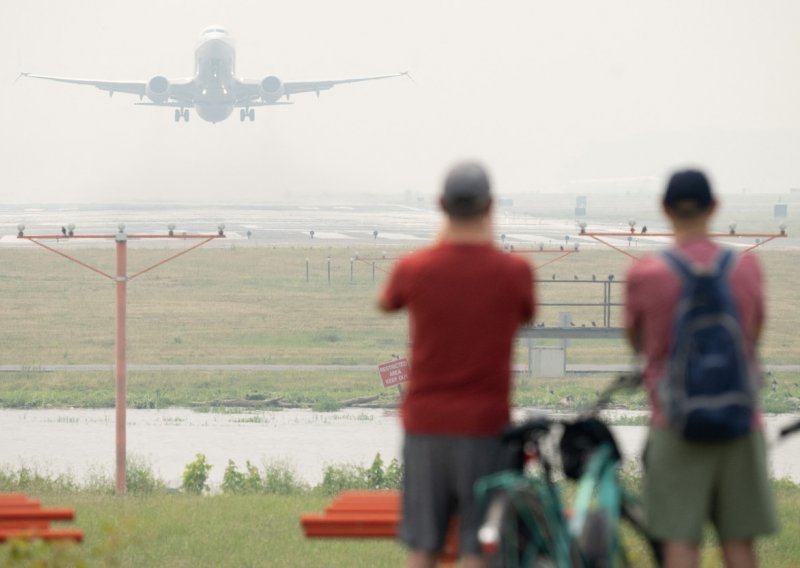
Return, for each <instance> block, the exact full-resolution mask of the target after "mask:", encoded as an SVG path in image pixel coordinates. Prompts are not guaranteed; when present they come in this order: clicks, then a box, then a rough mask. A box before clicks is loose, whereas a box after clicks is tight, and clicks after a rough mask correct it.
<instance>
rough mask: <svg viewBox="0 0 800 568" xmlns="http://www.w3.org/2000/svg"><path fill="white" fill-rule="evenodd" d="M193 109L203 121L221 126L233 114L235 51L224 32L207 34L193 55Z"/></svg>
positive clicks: (234, 101) (234, 100)
mask: <svg viewBox="0 0 800 568" xmlns="http://www.w3.org/2000/svg"><path fill="white" fill-rule="evenodd" d="M194 58H195V88H196V93H195V99H194V108H195V110H196V111H197V114H198V115H199V116H200V118H202V119H203V120H207V121H208V122H221V121H223V120H225V119H226V118H228V117H229V116H230V115H231V113H232V112H233V106H234V104H235V103H236V96H235V93H234V90H233V82H234V69H235V62H236V48H235V47H234V45H233V41H232V40H231V39H230V37H228V35H227V34H226V33H224V32H214V31H207V32H206V33H205V34H204V35H203V39H201V41H200V43H199V44H198V46H197V49H195V52H194Z"/></svg>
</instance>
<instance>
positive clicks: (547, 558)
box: [481, 489, 582, 568]
mask: <svg viewBox="0 0 800 568" xmlns="http://www.w3.org/2000/svg"><path fill="white" fill-rule="evenodd" d="M481 530H482V531H483V532H484V534H486V533H488V532H489V531H490V530H495V531H497V533H496V537H497V542H496V546H494V547H492V549H491V550H489V551H487V552H488V553H487V561H488V563H489V566H490V567H491V568H572V567H579V566H582V562H581V558H580V553H579V552H578V550H577V547H576V546H575V545H574V543H572V542H571V540H570V539H569V535H568V534H567V532H566V527H565V526H564V523H563V519H562V518H560V515H558V512H557V511H548V510H547V507H545V505H544V504H543V502H542V500H541V499H540V497H539V496H538V495H537V494H536V493H535V492H533V491H531V490H529V489H518V490H513V491H510V492H503V493H500V494H499V495H496V496H495V498H494V499H493V501H492V504H491V505H490V510H489V514H488V515H487V524H486V525H484V527H483V528H482V529H481Z"/></svg>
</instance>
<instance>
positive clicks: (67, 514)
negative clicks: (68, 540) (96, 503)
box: [0, 507, 75, 521]
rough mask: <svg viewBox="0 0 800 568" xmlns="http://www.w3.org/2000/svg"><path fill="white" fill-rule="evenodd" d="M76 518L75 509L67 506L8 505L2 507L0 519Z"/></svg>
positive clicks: (57, 519) (59, 519) (54, 519)
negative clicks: (41, 507) (31, 506)
mask: <svg viewBox="0 0 800 568" xmlns="http://www.w3.org/2000/svg"><path fill="white" fill-rule="evenodd" d="M74 518H75V511H74V510H73V509H67V508H51V509H40V508H30V507H6V508H4V509H0V519H11V520H40V519H44V520H50V521H71V520H73V519H74Z"/></svg>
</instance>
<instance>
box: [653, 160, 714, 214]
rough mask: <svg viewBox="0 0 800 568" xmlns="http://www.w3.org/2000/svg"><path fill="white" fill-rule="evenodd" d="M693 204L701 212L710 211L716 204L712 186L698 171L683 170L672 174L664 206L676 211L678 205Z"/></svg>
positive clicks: (665, 194) (665, 193)
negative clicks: (710, 207) (683, 203)
mask: <svg viewBox="0 0 800 568" xmlns="http://www.w3.org/2000/svg"><path fill="white" fill-rule="evenodd" d="M681 202H693V205H694V206H695V207H696V208H697V209H699V210H701V211H702V210H705V209H708V207H709V206H710V205H711V204H712V203H713V202H714V196H713V195H712V193H711V185H710V184H709V183H708V178H706V176H705V174H704V173H703V172H701V171H698V170H682V171H678V172H675V173H674V174H672V177H671V178H670V179H669V183H668V184H667V189H666V191H665V192H664V199H663V203H664V206H666V207H669V208H671V209H674V208H675V206H676V205H678V203H681Z"/></svg>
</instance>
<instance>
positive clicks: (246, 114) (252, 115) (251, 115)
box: [239, 108, 256, 122]
mask: <svg viewBox="0 0 800 568" xmlns="http://www.w3.org/2000/svg"><path fill="white" fill-rule="evenodd" d="M246 118H247V119H250V122H253V121H254V120H255V119H256V109H254V108H249V109H247V108H243V109H239V120H241V121H242V122H244V121H245V119H246Z"/></svg>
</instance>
